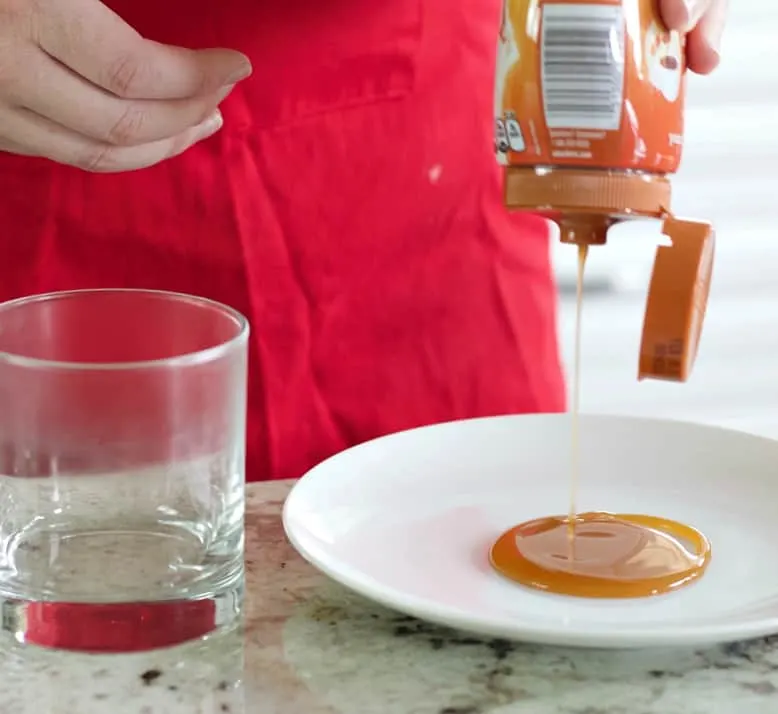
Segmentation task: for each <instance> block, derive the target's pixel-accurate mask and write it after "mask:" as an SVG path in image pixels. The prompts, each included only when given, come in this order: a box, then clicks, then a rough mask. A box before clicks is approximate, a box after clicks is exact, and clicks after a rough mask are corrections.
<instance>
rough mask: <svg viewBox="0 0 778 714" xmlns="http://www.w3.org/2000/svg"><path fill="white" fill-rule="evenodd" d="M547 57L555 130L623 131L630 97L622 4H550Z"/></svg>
mask: <svg viewBox="0 0 778 714" xmlns="http://www.w3.org/2000/svg"><path fill="white" fill-rule="evenodd" d="M541 58H542V59H541V80H542V82H543V110H544V112H545V116H546V125H547V126H548V127H549V129H601V130H606V131H612V130H615V129H618V128H619V124H620V123H621V107H622V99H623V92H624V15H623V13H622V6H621V3H619V4H618V5H594V4H591V5H589V4H583V5H580V4H579V5H569V4H562V3H559V4H558V3H551V4H549V3H546V4H545V5H544V6H543V20H542V29H541Z"/></svg>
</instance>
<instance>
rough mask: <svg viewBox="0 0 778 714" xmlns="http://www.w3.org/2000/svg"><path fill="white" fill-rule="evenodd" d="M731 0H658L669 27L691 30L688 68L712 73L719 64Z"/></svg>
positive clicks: (698, 72) (699, 72)
mask: <svg viewBox="0 0 778 714" xmlns="http://www.w3.org/2000/svg"><path fill="white" fill-rule="evenodd" d="M728 6H729V0H659V9H660V12H661V14H662V18H663V19H664V21H665V24H666V25H667V27H668V28H669V29H671V30H679V31H680V32H686V33H688V37H687V39H686V56H687V61H688V63H689V69H690V70H691V71H692V72H696V73H697V74H709V73H710V72H712V71H713V70H714V69H716V67H717V66H718V64H719V60H720V55H719V48H720V46H721V35H722V34H723V32H724V23H725V21H726V19H727V8H728Z"/></svg>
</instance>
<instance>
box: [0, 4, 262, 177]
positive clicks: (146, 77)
mask: <svg viewBox="0 0 778 714" xmlns="http://www.w3.org/2000/svg"><path fill="white" fill-rule="evenodd" d="M250 73H251V65H250V63H249V61H248V59H247V58H246V57H245V56H244V55H242V54H240V53H239V52H235V51H233V50H226V49H212V50H199V51H193V50H187V49H182V48H179V47H171V46H167V45H160V44H158V43H155V42H151V41H149V40H145V39H144V38H142V37H141V36H140V35H139V34H138V33H137V32H135V30H133V29H132V28H131V27H129V26H128V25H127V24H126V23H125V22H124V21H123V20H122V19H121V18H119V17H118V16H117V15H116V14H114V13H113V12H112V11H111V10H109V9H108V8H107V7H106V6H105V5H103V4H102V3H101V2H99V0H35V1H34V2H33V1H32V0H0V151H6V152H11V153H15V154H23V155H27V156H39V157H45V158H48V159H52V160H54V161H57V162H59V163H63V164H70V165H72V166H77V167H79V168H82V169H85V170H88V171H102V172H109V171H128V170H132V169H139V168H143V167H146V166H151V165H153V164H156V163H158V162H160V161H162V160H164V159H166V158H169V157H171V156H175V155H176V154H180V153H181V152H183V151H184V150H186V149H187V148H188V147H190V146H191V145H192V144H194V143H196V142H198V141H200V140H202V139H204V138H206V137H208V136H210V135H212V134H214V133H215V132H216V131H218V129H219V128H220V126H221V122H222V119H221V114H220V113H219V110H218V108H217V107H218V105H219V103H220V102H221V100H222V99H223V98H224V97H225V96H227V94H228V93H229V92H230V90H231V88H232V86H233V85H234V84H235V83H236V82H238V81H240V80H241V79H243V78H244V77H246V76H248V75H249V74H250Z"/></svg>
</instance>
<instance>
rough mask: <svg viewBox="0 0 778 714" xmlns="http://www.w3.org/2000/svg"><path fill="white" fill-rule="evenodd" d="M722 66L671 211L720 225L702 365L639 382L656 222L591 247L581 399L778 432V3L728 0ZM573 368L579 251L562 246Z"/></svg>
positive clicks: (693, 113)
mask: <svg viewBox="0 0 778 714" xmlns="http://www.w3.org/2000/svg"><path fill="white" fill-rule="evenodd" d="M731 5H732V7H731V18H730V24H729V26H728V28H727V33H726V36H725V41H724V46H723V55H724V60H723V63H722V65H721V67H720V68H719V69H718V70H717V71H716V72H715V73H714V75H712V76H710V77H705V78H696V77H695V78H692V79H691V80H690V86H689V101H688V110H687V124H686V143H685V154H684V161H683V164H682V168H681V171H680V173H679V174H678V176H677V177H676V179H675V180H674V201H673V208H674V211H675V213H676V214H678V215H681V216H693V217H701V218H706V219H710V220H713V221H714V222H715V224H716V227H717V235H718V242H717V258H716V266H715V271H714V283H713V289H712V292H711V297H710V303H709V306H708V317H707V321H706V324H705V329H704V333H703V340H702V344H701V346H700V354H699V358H698V361H697V367H696V369H695V372H694V374H693V375H692V379H691V381H690V382H689V383H687V384H684V385H674V384H663V383H652V382H642V383H638V382H637V381H636V379H635V374H636V371H637V354H638V344H639V336H640V330H641V327H642V317H643V308H644V304H645V296H646V289H647V286H648V279H649V274H650V269H651V265H652V262H653V254H654V247H653V245H654V243H655V241H656V240H657V238H658V224H656V223H653V222H644V223H641V224H639V225H638V224H632V225H628V226H623V227H620V228H618V229H617V231H616V232H615V234H614V237H613V238H612V240H611V241H610V243H609V245H607V246H604V247H598V248H596V249H592V251H591V252H590V259H589V263H588V266H587V271H588V275H587V286H588V287H589V289H590V291H589V293H588V294H587V296H586V300H585V303H584V332H583V352H584V358H583V364H582V391H581V399H582V402H581V406H582V410H583V411H587V412H609V413H623V414H642V415H656V416H671V417H676V418H682V419H694V420H699V421H707V422H715V423H721V424H730V425H733V426H737V427H741V428H747V429H752V430H754V431H760V432H762V433H768V434H770V435H773V436H776V437H778V2H775V0H732V3H731ZM553 252H554V261H555V265H556V268H557V273H558V276H559V280H560V293H561V298H560V300H561V310H560V337H561V340H562V348H563V351H564V354H565V360H566V364H567V365H568V369H570V366H571V357H572V346H573V333H574V322H573V319H574V300H573V299H572V298H571V297H570V295H569V292H570V290H571V288H572V287H573V285H574V280H575V249H574V248H571V247H569V246H563V245H558V244H555V245H554V248H553Z"/></svg>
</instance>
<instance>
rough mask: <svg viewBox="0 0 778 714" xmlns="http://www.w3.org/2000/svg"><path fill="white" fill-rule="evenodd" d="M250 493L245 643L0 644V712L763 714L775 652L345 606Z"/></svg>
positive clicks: (275, 511) (771, 689)
mask: <svg viewBox="0 0 778 714" xmlns="http://www.w3.org/2000/svg"><path fill="white" fill-rule="evenodd" d="M288 489H289V484H283V483H275V484H262V485H256V486H252V487H250V489H249V493H250V496H249V507H248V512H247V519H246V527H247V536H248V539H247V546H248V551H247V561H248V575H247V586H248V602H247V607H246V618H245V622H244V625H243V628H242V630H235V631H233V632H226V633H222V634H220V635H218V636H215V637H212V638H210V640H208V641H203V642H198V643H193V644H189V645H186V646H183V647H178V648H175V649H171V650H164V651H156V652H151V653H145V654H137V655H109V656H88V655H79V654H68V653H62V652H54V651H46V650H41V649H38V648H34V647H24V646H19V645H16V644H14V643H12V642H11V641H9V640H3V642H2V654H1V656H0V657H1V658H0V667H1V669H0V673H1V675H2V676H0V714H95V713H98V712H99V713H101V714H103V713H105V714H131V713H132V714H244V713H246V714H249V713H250V714H253V713H254V712H257V713H259V712H261V713H262V714H487V713H488V714H512V713H514V712H516V713H521V714H524V713H525V712H526V713H527V714H530V713H531V714H735V713H736V712H738V713H740V712H742V714H775V713H776V712H778V639H774V640H759V641H757V642H753V643H749V644H743V645H732V646H727V647H723V648H715V649H710V650H705V651H683V650H680V651H679V650H673V651H636V652H606V651H573V650H561V649H552V648H542V647H534V646H522V645H516V644H512V643H509V642H504V641H500V640H489V639H479V638H477V637H473V636H470V635H465V634H462V633H456V632H451V631H448V630H445V629H441V628H438V627H435V626H431V625H427V624H425V623H421V622H418V621H416V620H413V619H411V618H407V617H404V616H402V615H397V614H396V613H392V612H389V611H387V610H384V609H382V608H380V607H377V606H374V605H372V604H370V603H368V602H365V601H364V600H362V599H360V598H358V597H356V596H353V595H350V594H348V593H346V592H345V591H343V590H342V589H341V588H339V587H338V586H336V585H333V584H332V583H330V582H328V581H327V580H326V579H325V578H324V577H322V576H320V575H318V574H317V573H316V572H315V571H314V570H313V569H312V568H310V567H309V566H307V565H306V564H304V563H303V562H302V561H301V559H300V558H299V557H298V556H297V555H296V554H295V553H294V551H293V550H292V549H291V547H290V546H289V545H288V544H287V542H286V539H285V538H284V535H283V531H282V528H281V523H280V519H279V515H280V509H281V504H282V502H283V499H284V497H285V495H286V493H287V491H288Z"/></svg>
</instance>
